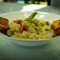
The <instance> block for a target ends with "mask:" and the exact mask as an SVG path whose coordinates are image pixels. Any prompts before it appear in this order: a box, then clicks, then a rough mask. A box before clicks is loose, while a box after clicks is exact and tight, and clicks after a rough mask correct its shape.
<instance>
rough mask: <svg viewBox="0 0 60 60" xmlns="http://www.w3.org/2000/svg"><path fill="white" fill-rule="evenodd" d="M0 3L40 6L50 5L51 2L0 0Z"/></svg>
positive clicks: (47, 0) (45, 0)
mask: <svg viewBox="0 0 60 60" xmlns="http://www.w3.org/2000/svg"><path fill="white" fill-rule="evenodd" d="M0 2H12V3H19V4H40V5H50V4H51V0H0Z"/></svg>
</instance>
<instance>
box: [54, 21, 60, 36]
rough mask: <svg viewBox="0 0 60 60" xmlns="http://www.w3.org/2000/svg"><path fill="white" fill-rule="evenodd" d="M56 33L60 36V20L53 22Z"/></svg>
mask: <svg viewBox="0 0 60 60" xmlns="http://www.w3.org/2000/svg"><path fill="white" fill-rule="evenodd" d="M53 26H54V31H55V33H56V34H57V35H60V20H57V21H54V22H53Z"/></svg>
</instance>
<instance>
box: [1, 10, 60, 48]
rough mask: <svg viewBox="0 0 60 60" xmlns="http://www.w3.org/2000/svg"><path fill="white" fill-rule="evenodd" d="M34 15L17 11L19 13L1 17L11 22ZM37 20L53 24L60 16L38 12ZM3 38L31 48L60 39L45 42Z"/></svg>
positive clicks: (29, 12) (45, 40) (44, 40)
mask: <svg viewBox="0 0 60 60" xmlns="http://www.w3.org/2000/svg"><path fill="white" fill-rule="evenodd" d="M32 13H33V12H31V11H24V12H23V11H17V12H11V13H6V14H2V15H0V17H3V18H7V19H8V20H9V22H10V21H12V20H13V19H16V18H18V19H21V18H22V16H25V17H28V16H29V15H30V14H32ZM35 18H37V19H40V20H45V21H46V20H47V21H49V22H51V23H52V22H53V21H54V20H58V19H60V16H59V15H56V14H52V13H46V12H38V14H37V15H36V17H35ZM0 34H1V33H0ZM3 36H4V37H6V38H7V39H8V40H11V41H13V42H14V43H16V44H18V45H22V46H30V47H34V46H40V45H43V44H46V43H48V42H50V41H51V40H57V39H58V38H59V39H60V36H58V37H55V38H52V39H43V40H30V39H29V40H28V39H16V38H11V37H7V36H5V35H3Z"/></svg>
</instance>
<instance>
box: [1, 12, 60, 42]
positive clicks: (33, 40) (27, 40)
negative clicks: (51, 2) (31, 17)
mask: <svg viewBox="0 0 60 60" xmlns="http://www.w3.org/2000/svg"><path fill="white" fill-rule="evenodd" d="M17 12H18V13H19V12H37V13H47V14H54V13H49V12H40V11H14V12H8V13H4V14H1V15H0V17H2V16H3V15H7V14H10V13H17ZM54 15H57V16H60V15H58V14H54ZM2 35H3V36H4V37H6V38H10V39H13V40H18V41H46V40H52V39H53V40H55V39H60V37H55V38H51V39H40V40H38V39H34V40H32V39H18V38H12V37H8V36H6V35H4V34H2ZM59 36H60V35H59Z"/></svg>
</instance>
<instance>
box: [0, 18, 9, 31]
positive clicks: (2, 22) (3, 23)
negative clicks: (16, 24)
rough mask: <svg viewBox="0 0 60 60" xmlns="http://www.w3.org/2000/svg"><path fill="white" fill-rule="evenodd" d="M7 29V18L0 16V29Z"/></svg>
mask: <svg viewBox="0 0 60 60" xmlns="http://www.w3.org/2000/svg"><path fill="white" fill-rule="evenodd" d="M7 29H9V24H8V20H7V19H6V18H2V17H0V31H5V30H7Z"/></svg>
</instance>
